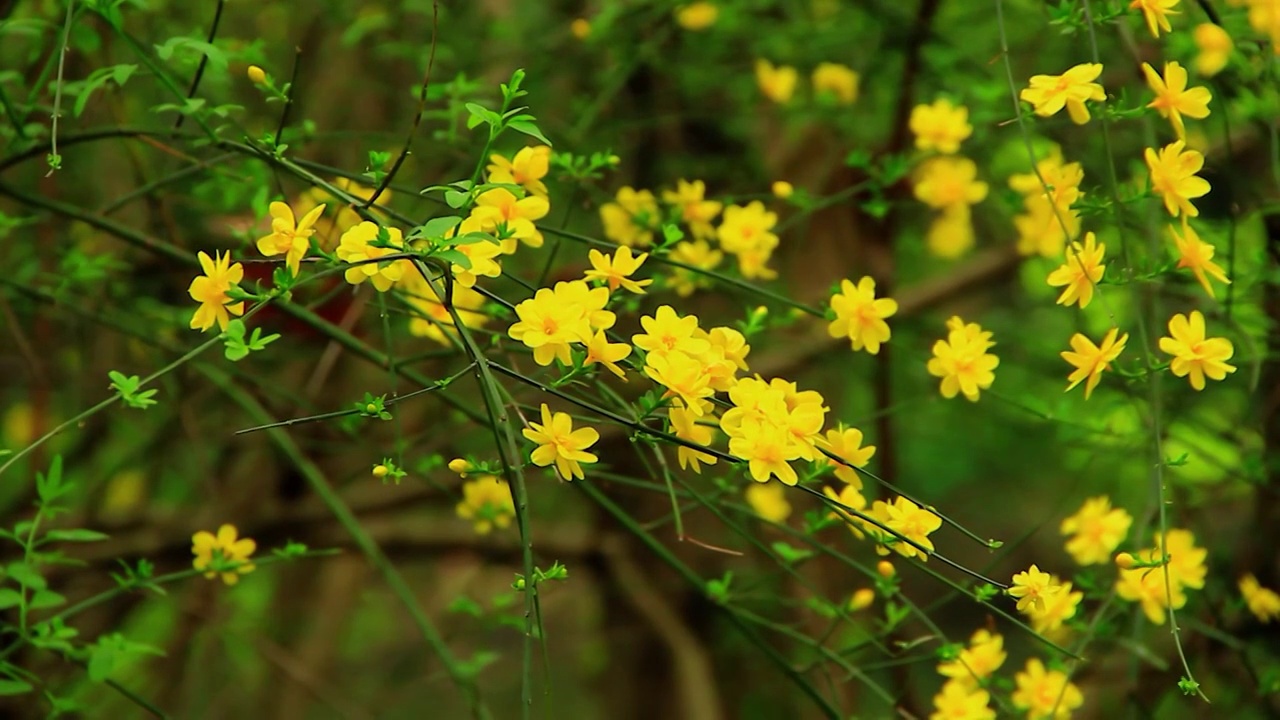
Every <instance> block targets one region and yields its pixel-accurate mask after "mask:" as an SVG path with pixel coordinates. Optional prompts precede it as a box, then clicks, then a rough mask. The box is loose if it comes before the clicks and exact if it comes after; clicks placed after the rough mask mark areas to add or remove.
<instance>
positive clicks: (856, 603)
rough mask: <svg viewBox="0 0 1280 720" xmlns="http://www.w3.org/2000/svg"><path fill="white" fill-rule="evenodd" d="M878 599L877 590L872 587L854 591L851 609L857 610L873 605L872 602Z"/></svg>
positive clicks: (850, 603) (850, 600)
mask: <svg viewBox="0 0 1280 720" xmlns="http://www.w3.org/2000/svg"><path fill="white" fill-rule="evenodd" d="M875 600H876V592H875V591H874V590H872V589H871V588H862V589H861V590H858V591H856V592H854V593H853V597H851V598H849V609H850V610H853V611H854V612H857V611H859V610H862V609H864V608H868V607H871V603H873V602H875Z"/></svg>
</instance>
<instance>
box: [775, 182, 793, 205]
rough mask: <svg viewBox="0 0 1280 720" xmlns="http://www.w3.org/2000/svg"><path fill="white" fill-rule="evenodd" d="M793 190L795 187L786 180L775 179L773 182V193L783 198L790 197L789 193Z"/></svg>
mask: <svg viewBox="0 0 1280 720" xmlns="http://www.w3.org/2000/svg"><path fill="white" fill-rule="evenodd" d="M795 191H796V189H795V188H794V187H792V186H791V183H789V182H787V181H786V180H775V181H774V183H773V194H774V195H775V196H777V197H780V198H782V199H784V200H785V199H787V198H789V197H791V193H793V192H795Z"/></svg>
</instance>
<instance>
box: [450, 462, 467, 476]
mask: <svg viewBox="0 0 1280 720" xmlns="http://www.w3.org/2000/svg"><path fill="white" fill-rule="evenodd" d="M449 469H450V470H452V471H454V472H456V473H458V475H460V476H462V477H466V476H467V473H468V472H470V471H471V463H469V462H467V461H466V460H463V459H462V458H454V459H452V460H450V461H449Z"/></svg>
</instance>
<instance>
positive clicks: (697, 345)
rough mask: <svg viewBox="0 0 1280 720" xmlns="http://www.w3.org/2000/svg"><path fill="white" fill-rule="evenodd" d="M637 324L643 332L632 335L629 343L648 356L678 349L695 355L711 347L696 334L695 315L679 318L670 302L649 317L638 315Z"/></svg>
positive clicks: (689, 354) (696, 321) (696, 320)
mask: <svg viewBox="0 0 1280 720" xmlns="http://www.w3.org/2000/svg"><path fill="white" fill-rule="evenodd" d="M640 327H641V328H642V329H643V330H644V332H643V333H640V334H637V335H633V336H632V337H631V344H633V345H635V346H636V347H638V348H640V349H641V350H644V351H645V352H647V353H649V354H651V355H653V354H662V353H670V352H682V353H684V354H686V355H688V356H690V357H697V356H700V355H702V354H703V353H705V352H707V350H708V349H710V347H711V343H710V342H708V341H707V340H703V339H701V338H698V337H696V333H697V330H698V318H697V316H696V315H686V316H684V317H681V316H680V315H678V314H676V311H675V309H674V308H672V307H671V306H670V305H663V306H661V307H659V308H658V310H657V311H656V312H655V313H654V314H653V316H648V315H644V316H641V318H640Z"/></svg>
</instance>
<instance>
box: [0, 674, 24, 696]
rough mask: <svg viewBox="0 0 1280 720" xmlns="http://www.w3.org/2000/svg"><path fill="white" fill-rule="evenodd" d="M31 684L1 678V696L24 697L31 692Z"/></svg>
mask: <svg viewBox="0 0 1280 720" xmlns="http://www.w3.org/2000/svg"><path fill="white" fill-rule="evenodd" d="M31 689H32V688H31V683H27V682H23V681H21V680H13V679H6V678H0V695H22V694H25V693H29V692H31Z"/></svg>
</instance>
